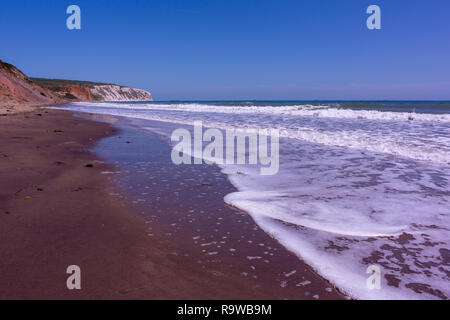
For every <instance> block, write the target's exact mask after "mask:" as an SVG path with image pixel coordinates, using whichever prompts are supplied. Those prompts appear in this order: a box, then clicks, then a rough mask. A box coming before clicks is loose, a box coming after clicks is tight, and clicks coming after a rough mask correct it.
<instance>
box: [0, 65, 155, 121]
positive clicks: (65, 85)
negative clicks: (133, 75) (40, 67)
mask: <svg viewBox="0 0 450 320" xmlns="http://www.w3.org/2000/svg"><path fill="white" fill-rule="evenodd" d="M72 101H152V95H151V94H150V93H149V92H147V91H145V90H141V89H135V88H130V87H125V86H119V85H116V84H112V83H99V82H89V81H76V80H58V79H42V78H29V77H27V76H26V75H25V74H24V73H23V72H22V71H20V70H19V69H18V68H16V67H15V66H13V65H12V64H9V63H6V62H3V61H1V60H0V115H4V114H7V113H14V112H25V111H31V110H33V109H34V108H35V107H39V106H48V105H53V104H58V103H67V102H72Z"/></svg>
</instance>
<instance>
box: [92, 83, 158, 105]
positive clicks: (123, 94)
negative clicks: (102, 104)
mask: <svg viewBox="0 0 450 320" xmlns="http://www.w3.org/2000/svg"><path fill="white" fill-rule="evenodd" d="M92 95H93V96H94V97H96V98H97V99H98V100H102V101H152V100H153V98H152V95H151V94H150V92H147V91H145V90H141V89H135V88H129V87H121V86H117V85H101V86H94V88H93V89H92Z"/></svg>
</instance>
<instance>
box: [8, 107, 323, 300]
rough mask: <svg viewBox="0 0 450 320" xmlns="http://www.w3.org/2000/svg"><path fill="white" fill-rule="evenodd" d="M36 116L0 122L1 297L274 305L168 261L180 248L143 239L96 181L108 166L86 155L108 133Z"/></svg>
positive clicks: (111, 131)
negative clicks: (74, 268)
mask: <svg viewBox="0 0 450 320" xmlns="http://www.w3.org/2000/svg"><path fill="white" fill-rule="evenodd" d="M35 111H36V112H31V113H30V114H28V115H27V114H19V113H16V114H14V115H12V114H9V115H8V116H7V117H1V118H0V121H1V122H2V123H1V124H2V125H1V128H0V139H1V141H2V142H3V143H2V147H1V148H0V159H1V160H0V176H1V181H2V183H1V184H0V199H1V202H0V206H1V207H0V219H1V220H2V221H1V223H0V243H2V245H1V246H0V255H1V256H2V257H3V259H2V261H1V262H0V299H189V300H191V299H277V297H274V296H273V295H271V294H269V293H268V292H259V291H256V290H254V289H252V286H254V285H255V281H253V280H250V279H242V277H241V276H239V275H234V274H230V275H228V276H227V277H226V279H222V280H220V281H218V279H217V276H215V275H213V274H211V273H209V272H207V271H208V270H202V269H201V268H198V266H197V265H196V264H195V263H193V261H192V260H191V258H181V257H179V256H174V255H173V254H171V253H172V252H173V251H174V250H175V251H176V250H180V249H181V250H184V249H183V248H182V247H180V244H179V243H177V242H176V241H175V242H174V241H167V236H166V235H165V234H164V233H163V232H160V231H158V230H154V231H153V236H152V237H149V236H148V235H147V230H146V227H147V224H146V222H145V219H144V218H143V217H142V216H140V215H139V214H137V213H136V210H134V209H133V208H131V206H130V205H129V204H128V203H127V201H123V200H122V199H118V198H115V197H111V195H112V194H115V193H117V191H118V188H117V187H116V186H115V185H114V183H112V182H111V181H110V179H108V176H107V175H102V174H101V173H102V171H108V170H112V166H111V165H108V164H106V163H104V162H103V160H102V159H101V158H99V157H98V156H96V155H94V154H93V153H92V151H91V149H92V147H93V146H94V145H95V144H96V143H97V142H98V141H99V140H100V139H102V138H106V137H111V136H113V135H115V134H117V129H116V128H114V127H112V126H111V125H109V124H106V123H100V122H94V121H92V120H88V119H83V118H80V117H74V116H73V113H72V112H67V111H59V110H49V109H35ZM87 164H92V165H93V167H90V166H88V167H86V165H87ZM119 192H120V191H119ZM223 205H224V204H223ZM69 265H79V266H80V268H81V272H82V290H80V291H76V290H75V291H69V290H67V288H66V280H67V277H68V275H67V274H66V268H67V267H68V266H69ZM322 281H323V280H322ZM256 284H257V282H256ZM301 298H302V296H301V295H300V294H299V299H301ZM303 298H304V296H303Z"/></svg>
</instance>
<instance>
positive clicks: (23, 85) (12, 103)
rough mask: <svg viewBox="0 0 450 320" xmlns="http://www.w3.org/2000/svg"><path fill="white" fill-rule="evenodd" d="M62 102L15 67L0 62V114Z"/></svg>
mask: <svg viewBox="0 0 450 320" xmlns="http://www.w3.org/2000/svg"><path fill="white" fill-rule="evenodd" d="M62 102H64V101H63V100H62V99H61V98H60V97H59V96H58V95H56V94H55V93H53V92H52V91H50V90H48V89H46V88H43V87H41V86H39V85H38V84H36V83H35V82H33V81H32V80H31V79H30V78H28V77H27V76H26V75H25V74H24V73H23V72H22V71H20V70H19V69H17V68H16V67H15V66H13V65H11V64H9V63H6V62H3V61H1V60H0V113H2V114H4V113H8V112H10V113H14V112H23V111H30V110H32V109H33V107H35V106H42V105H51V104H55V103H62Z"/></svg>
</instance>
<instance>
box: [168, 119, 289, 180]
mask: <svg viewBox="0 0 450 320" xmlns="http://www.w3.org/2000/svg"><path fill="white" fill-rule="evenodd" d="M223 131H225V138H224V133H223ZM269 137H270V139H269ZM269 140H270V144H269ZM279 140H280V133H279V131H278V129H222V130H219V129H215V128H210V129H207V130H206V131H204V132H203V123H202V121H195V122H194V137H193V139H192V135H191V132H190V131H189V130H187V129H184V128H179V129H176V130H175V131H173V133H172V135H171V141H172V142H178V143H177V144H176V145H175V146H174V147H173V149H172V154H171V158H172V162H173V163H174V164H176V165H180V164H192V163H193V164H203V162H205V163H206V164H213V163H216V164H219V165H220V164H241V165H244V164H247V159H248V164H250V165H260V174H261V175H275V174H277V173H278V170H279V166H280V144H279ZM205 142H206V143H208V144H207V145H206V146H205V147H204V148H203V144H204V143H205ZM224 142H225V145H224ZM235 142H236V143H235ZM269 145H270V148H269ZM192 147H193V148H192ZM224 147H225V148H224ZM247 147H248V148H247ZM224 149H225V157H224ZM269 151H270V152H269ZM192 158H193V161H192Z"/></svg>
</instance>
